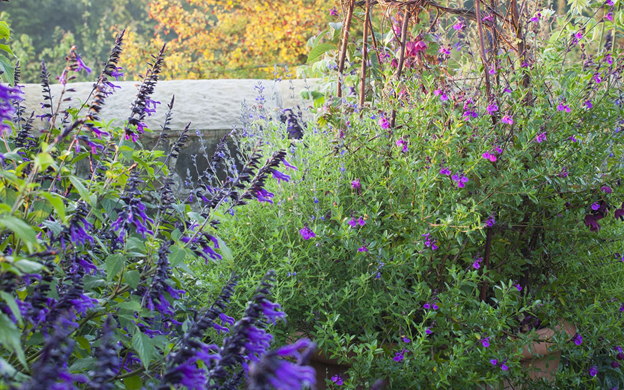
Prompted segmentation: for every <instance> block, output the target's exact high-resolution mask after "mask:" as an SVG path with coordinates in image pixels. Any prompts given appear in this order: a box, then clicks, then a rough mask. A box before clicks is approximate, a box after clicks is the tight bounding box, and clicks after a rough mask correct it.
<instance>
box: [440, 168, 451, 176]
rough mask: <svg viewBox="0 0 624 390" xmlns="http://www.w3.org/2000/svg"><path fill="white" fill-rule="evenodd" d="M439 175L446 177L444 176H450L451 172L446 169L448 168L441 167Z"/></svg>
mask: <svg viewBox="0 0 624 390" xmlns="http://www.w3.org/2000/svg"><path fill="white" fill-rule="evenodd" d="M440 174H441V175H446V176H448V175H450V174H451V170H450V169H448V168H444V167H442V169H440Z"/></svg>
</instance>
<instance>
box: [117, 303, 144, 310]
mask: <svg viewBox="0 0 624 390" xmlns="http://www.w3.org/2000/svg"><path fill="white" fill-rule="evenodd" d="M115 307H118V308H120V309H125V310H132V311H141V303H139V302H137V301H125V302H119V303H118V304H116V305H115Z"/></svg>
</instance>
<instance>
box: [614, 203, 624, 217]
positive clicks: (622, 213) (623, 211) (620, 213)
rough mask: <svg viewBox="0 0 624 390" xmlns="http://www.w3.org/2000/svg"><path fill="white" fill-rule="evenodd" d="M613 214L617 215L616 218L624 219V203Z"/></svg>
mask: <svg viewBox="0 0 624 390" xmlns="http://www.w3.org/2000/svg"><path fill="white" fill-rule="evenodd" d="M613 216H614V217H615V219H620V220H622V221H624V203H622V206H621V207H620V208H619V209H616V210H615V213H614V214H613Z"/></svg>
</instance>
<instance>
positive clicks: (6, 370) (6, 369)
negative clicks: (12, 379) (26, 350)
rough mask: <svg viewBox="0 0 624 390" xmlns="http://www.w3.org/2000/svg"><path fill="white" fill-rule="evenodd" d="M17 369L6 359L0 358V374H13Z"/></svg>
mask: <svg viewBox="0 0 624 390" xmlns="http://www.w3.org/2000/svg"><path fill="white" fill-rule="evenodd" d="M16 372H17V371H16V370H15V368H14V367H13V366H12V365H10V364H9V363H8V362H7V361H6V360H4V359H3V358H0V375H5V374H6V375H8V376H13V375H15V373H16Z"/></svg>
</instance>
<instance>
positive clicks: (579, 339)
mask: <svg viewBox="0 0 624 390" xmlns="http://www.w3.org/2000/svg"><path fill="white" fill-rule="evenodd" d="M571 341H572V342H574V344H576V345H581V344H583V336H581V335H580V334H578V333H577V334H575V335H574V337H572V340H571Z"/></svg>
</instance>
